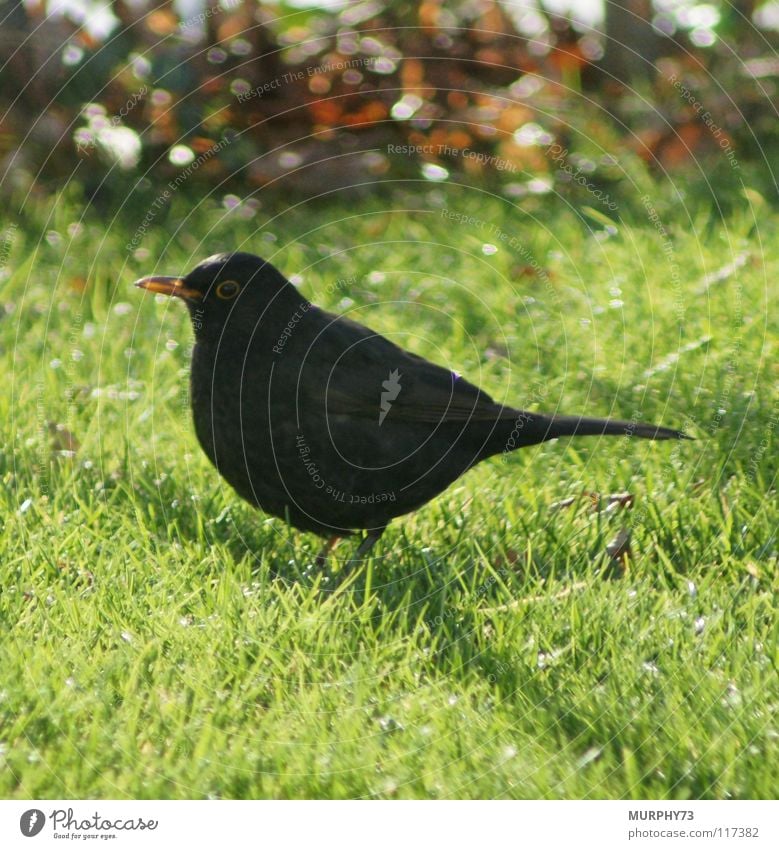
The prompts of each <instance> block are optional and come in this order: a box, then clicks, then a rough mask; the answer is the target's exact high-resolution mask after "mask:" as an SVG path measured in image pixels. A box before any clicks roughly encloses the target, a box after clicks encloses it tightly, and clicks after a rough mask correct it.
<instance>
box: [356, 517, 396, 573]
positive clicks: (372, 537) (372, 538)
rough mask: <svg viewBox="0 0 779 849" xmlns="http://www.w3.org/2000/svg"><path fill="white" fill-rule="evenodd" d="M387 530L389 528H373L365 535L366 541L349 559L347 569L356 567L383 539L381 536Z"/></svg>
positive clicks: (364, 540)
mask: <svg viewBox="0 0 779 849" xmlns="http://www.w3.org/2000/svg"><path fill="white" fill-rule="evenodd" d="M386 530H387V526H386V525H384V527H383V528H373V529H372V530H370V531H368V533H367V534H366V535H365V539H363V541H362V542H361V543H360V544H359V545H358V546H357V551H355V552H354V554H353V555H352V556H351V557H350V558H349V562H348V563H347V564H346V567H347V569H348V568H351V567H352V566H356V565H357V564H358V563H359V562H360V561H361V560H362V559H363V558H364V557H365V555H366V554H367V553H368V552H369V551H370V550H371V549H372V548H373V546H374V545H376V543H377V542H378V541H379V540H380V539H381V535H382V534H383V533H384V531H386Z"/></svg>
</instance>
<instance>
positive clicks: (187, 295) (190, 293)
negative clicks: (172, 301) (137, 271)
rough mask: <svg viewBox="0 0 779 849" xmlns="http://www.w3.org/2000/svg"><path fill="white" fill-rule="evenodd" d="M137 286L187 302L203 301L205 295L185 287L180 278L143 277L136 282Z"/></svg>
mask: <svg viewBox="0 0 779 849" xmlns="http://www.w3.org/2000/svg"><path fill="white" fill-rule="evenodd" d="M135 285H136V286H138V287H139V288H140V289H148V290H149V291H150V292H155V293H156V294H158V295H173V296H175V297H177V298H183V299H184V300H185V301H190V300H191V301H201V300H202V299H203V295H202V294H201V293H200V292H198V290H197V289H191V288H189V287H188V286H185V285H184V281H183V280H182V279H181V278H180V277H161V276H160V275H153V276H151V277H141V279H140V280H136V281H135Z"/></svg>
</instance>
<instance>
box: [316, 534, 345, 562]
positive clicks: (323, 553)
mask: <svg viewBox="0 0 779 849" xmlns="http://www.w3.org/2000/svg"><path fill="white" fill-rule="evenodd" d="M339 539H341V537H339V536H338V534H333V536H331V537H330V538H329V539H327V540H326V541H325V544H324V545H323V546H322V548H320V549H319V554H317V556H316V559H315V561H314V562H315V563H316V565H317V566H324V565H325V563H327V557H328V555H329V554H330V552H331V551H332V550H333V549H334V548H335V547H336V545H338V540H339Z"/></svg>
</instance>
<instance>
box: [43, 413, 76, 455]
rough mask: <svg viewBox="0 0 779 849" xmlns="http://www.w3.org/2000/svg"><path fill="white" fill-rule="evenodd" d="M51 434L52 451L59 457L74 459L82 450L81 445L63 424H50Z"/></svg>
mask: <svg viewBox="0 0 779 849" xmlns="http://www.w3.org/2000/svg"><path fill="white" fill-rule="evenodd" d="M49 433H50V434H51V451H52V454H54V455H55V456H57V457H67V458H72V457H75V456H76V452H77V451H78V450H79V448H81V443H80V442H79V441H78V439H76V437H75V436H74V435H73V434H72V433H71V432H70V431H69V430H68V429H67V428H66V427H65V425H63V424H57V422H49Z"/></svg>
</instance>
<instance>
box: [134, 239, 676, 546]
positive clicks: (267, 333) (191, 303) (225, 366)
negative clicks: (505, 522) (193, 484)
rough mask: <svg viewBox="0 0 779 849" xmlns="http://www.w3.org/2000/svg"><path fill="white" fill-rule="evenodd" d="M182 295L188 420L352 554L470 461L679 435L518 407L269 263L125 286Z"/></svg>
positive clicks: (253, 483)
mask: <svg viewBox="0 0 779 849" xmlns="http://www.w3.org/2000/svg"><path fill="white" fill-rule="evenodd" d="M135 285H136V286H140V287H141V288H143V289H148V290H149V291H151V292H157V293H161V294H164V295H174V296H176V297H179V298H181V299H183V300H184V302H185V303H186V305H187V307H188V309H189V313H190V317H191V319H192V325H193V328H194V331H195V346H194V350H193V355H192V373H191V402H192V412H193V415H194V421H195V431H196V433H197V437H198V439H199V440H200V444H201V446H202V447H203V450H204V451H205V452H206V454H207V455H208V458H209V459H210V460H211V462H212V463H213V464H214V465H215V466H216V468H217V469H218V471H219V473H220V474H221V475H222V476H223V477H224V478H225V480H227V481H228V483H230V484H231V485H232V486H233V487H234V488H235V490H236V491H237V492H238V494H239V495H241V496H242V497H243V498H245V499H246V500H247V501H249V502H250V503H252V504H254V505H256V506H257V507H260V508H261V509H262V510H264V511H265V512H266V513H270V514H271V515H272V516H278V517H279V518H282V519H284V520H285V521H287V522H288V523H290V524H291V525H293V526H294V527H296V528H299V529H301V530H304V531H313V532H314V533H317V534H320V535H322V536H325V537H327V538H328V539H329V542H328V543H327V544H326V545H325V548H324V549H323V552H322V554H321V555H320V556H324V554H326V553H327V552H328V551H329V550H330V548H331V547H332V545H333V544H334V543H335V541H337V539H338V538H339V537H342V536H347V535H350V534H351V533H353V532H354V531H355V530H365V531H366V532H367V534H366V536H365V539H364V540H363V542H362V544H361V545H360V546H359V548H358V549H357V553H356V555H355V556H356V557H360V556H362V555H364V554H365V553H366V552H367V551H368V550H369V549H370V548H371V547H372V546H373V545H374V543H375V542H376V540H378V539H379V537H380V536H381V534H382V533H383V532H384V530H385V528H386V527H387V524H388V523H389V522H390V521H391V520H392V519H393V518H395V517H396V516H400V515H402V514H403V513H408V512H410V511H412V510H415V509H417V508H418V507H421V506H422V505H423V504H425V503H426V502H428V501H429V500H430V499H431V498H433V497H434V496H436V495H438V493H440V492H442V491H443V490H444V489H446V487H448V486H449V485H450V484H451V483H452V482H453V481H455V480H456V479H457V478H458V477H459V476H460V475H462V474H463V473H464V472H466V471H468V469H470V468H471V467H473V466H474V465H475V464H476V463H479V462H480V461H482V460H484V459H486V458H487V457H491V456H493V455H495V454H500V453H503V452H506V451H511V450H514V449H516V448H522V447H523V446H526V445H535V444H537V443H539V442H544V441H546V440H548V439H555V438H556V437H558V436H601V435H609V436H625V435H632V436H638V437H642V438H644V439H684V438H687V437H685V435H684V434H683V433H680V432H679V431H676V430H670V429H668V428H665V427H657V426H655V425H649V424H641V423H636V422H626V421H614V420H609V419H592V418H583V417H581V416H559V415H544V414H541V413H528V412H524V411H522V410H517V409H514V408H512V407H505V406H502V405H501V404H498V403H496V402H495V401H493V399H492V398H490V396H489V395H487V394H486V393H485V392H482V391H481V390H480V389H478V388H477V387H476V386H474V385H473V384H471V383H468V381H467V380H465V379H463V378H462V377H460V376H459V375H458V374H456V373H455V372H452V371H450V370H449V369H445V368H441V367H440V366H437V365H433V363H430V362H428V361H427V360H425V359H423V358H422V357H417V356H415V355H414V354H411V353H409V352H407V351H404V350H403V349H402V348H399V347H398V346H397V345H395V344H393V343H392V342H390V341H389V340H388V339H385V338H384V337H383V336H380V335H379V334H378V333H375V332H374V331H372V330H369V329H368V328H367V327H364V326H362V325H360V324H357V323H355V322H353V321H350V320H349V319H347V318H344V317H342V316H338V315H333V314H331V313H327V312H324V311H323V310H321V309H319V308H318V307H316V306H314V305H313V304H312V303H310V302H309V301H307V300H306V299H305V298H304V297H303V296H302V295H301V294H300V292H298V291H297V289H296V288H295V287H294V286H293V285H292V284H291V283H290V282H289V281H288V280H287V279H286V278H285V277H284V276H283V275H282V274H281V273H280V272H279V271H278V270H277V269H276V268H274V267H273V266H272V265H271V264H270V263H269V262H266V261H265V260H263V259H261V258H260V257H257V256H253V255H252V254H246V253H226V254H217V255H215V256H212V257H209V258H208V259H206V260H205V261H203V262H201V263H200V265H198V266H197V267H196V268H195V269H194V270H193V271H191V272H190V273H189V274H187V275H186V277H183V278H180V277H159V276H152V277H144V278H143V279H141V280H138V281H137V283H136V284H135Z"/></svg>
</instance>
